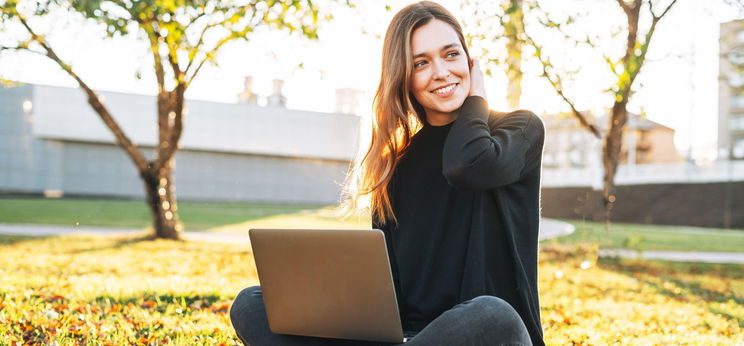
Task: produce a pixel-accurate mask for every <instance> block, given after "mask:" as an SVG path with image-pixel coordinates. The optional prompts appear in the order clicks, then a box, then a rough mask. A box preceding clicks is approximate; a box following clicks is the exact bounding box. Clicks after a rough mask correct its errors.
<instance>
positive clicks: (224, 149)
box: [0, 85, 359, 204]
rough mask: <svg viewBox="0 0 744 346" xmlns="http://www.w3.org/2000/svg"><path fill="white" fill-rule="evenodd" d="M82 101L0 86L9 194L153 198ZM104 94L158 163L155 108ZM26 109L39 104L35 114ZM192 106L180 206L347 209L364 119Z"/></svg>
mask: <svg viewBox="0 0 744 346" xmlns="http://www.w3.org/2000/svg"><path fill="white" fill-rule="evenodd" d="M81 95H82V94H81V93H80V91H79V90H76V89H71V88H57V87H46V86H35V85H25V86H20V87H14V88H2V87H0V193H3V192H5V193H8V192H21V193H43V192H44V191H47V190H59V191H62V192H63V193H64V194H67V195H94V196H118V197H136V198H139V197H142V196H144V188H143V186H142V183H141V181H140V180H139V177H138V175H137V172H136V170H135V168H134V165H133V163H132V162H131V161H130V159H129V157H128V156H127V155H126V154H125V153H124V151H123V150H122V149H120V148H119V147H117V146H116V145H114V144H113V136H112V135H111V134H110V131H109V130H108V129H107V128H105V127H104V126H103V124H102V122H101V121H100V120H99V119H98V117H97V116H96V115H95V114H94V113H93V112H92V111H91V110H90V107H89V106H88V105H87V104H86V103H84V101H85V100H84V98H83V97H82V96H81ZM102 95H103V96H104V100H105V102H106V104H107V105H109V106H110V107H111V109H112V112H113V113H114V114H115V115H116V116H117V117H118V118H119V120H120V122H121V125H122V127H123V128H124V129H125V131H126V132H127V133H128V134H130V135H131V137H132V138H133V139H135V141H136V140H139V141H141V142H142V143H144V148H142V150H143V152H144V153H145V155H146V156H148V157H151V156H152V147H151V145H152V144H154V138H156V134H155V118H154V109H155V105H154V100H152V98H151V97H147V96H141V95H128V94H117V93H102ZM148 100H150V101H152V102H153V103H149V101H148ZM26 101H28V102H30V103H31V104H32V105H33V107H32V109H31V110H30V111H28V112H26V111H24V107H23V104H24V102H26ZM189 105H190V109H189V112H190V114H189V115H188V116H187V118H186V119H187V120H186V123H185V125H184V128H185V131H184V137H183V141H184V145H183V146H182V149H181V150H179V151H178V152H177V154H176V163H175V169H174V171H175V178H174V179H175V182H176V194H177V196H178V197H179V198H183V199H192V200H231V201H258V202H276V203H283V202H289V203H312V204H316V203H317V204H331V203H335V202H337V201H338V198H339V194H340V188H341V184H342V182H343V181H344V178H345V174H346V172H347V170H348V168H349V163H350V160H351V158H352V157H353V155H354V154H355V153H356V150H357V149H356V148H357V136H358V126H359V117H356V116H352V115H342V114H323V113H313V112H305V113H303V112H300V111H292V110H286V109H285V110H284V111H282V108H270V109H263V107H257V106H252V105H230V104H220V103H214V102H204V101H192V102H190V103H189ZM254 108H255V109H254ZM231 110H232V111H235V112H236V113H237V112H240V111H246V112H248V113H247V114H239V113H238V114H231V113H230V111H231ZM251 110H253V111H255V112H253V113H252V112H249V111H251ZM140 144H141V143H140Z"/></svg>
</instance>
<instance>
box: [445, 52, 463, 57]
mask: <svg viewBox="0 0 744 346" xmlns="http://www.w3.org/2000/svg"><path fill="white" fill-rule="evenodd" d="M458 55H460V52H449V54H447V56H451V57H456V56H458Z"/></svg>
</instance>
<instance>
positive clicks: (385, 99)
mask: <svg viewBox="0 0 744 346" xmlns="http://www.w3.org/2000/svg"><path fill="white" fill-rule="evenodd" d="M374 112H375V116H374V119H373V133H372V141H371V145H370V148H369V150H368V151H367V153H366V155H365V156H364V158H363V159H362V160H361V161H360V162H359V164H358V165H357V166H356V167H355V170H354V172H353V174H352V175H351V179H350V181H349V184H348V193H349V195H348V197H349V198H348V199H347V200H346V207H347V209H348V210H355V209H358V208H359V205H360V203H359V201H360V200H361V199H362V198H365V197H369V198H370V200H371V208H372V226H373V228H378V229H381V230H382V231H383V232H384V233H385V238H386V242H387V246H388V256H389V258H390V264H391V268H392V271H393V280H394V282H395V289H396V296H397V298H398V305H399V312H400V315H401V321H402V323H403V329H404V331H405V334H406V336H407V337H408V338H409V340H410V341H409V342H408V344H412V345H498V344H516V345H530V344H535V345H542V344H543V340H542V327H541V325H540V309H539V302H538V296H537V233H538V223H539V213H540V211H539V204H540V163H541V157H542V148H543V139H544V126H543V123H542V121H541V120H540V118H538V117H537V116H535V115H534V114H533V113H531V112H528V111H516V112H512V113H508V114H504V113H496V112H490V111H489V109H488V104H487V103H486V100H485V90H484V86H483V73H482V72H481V70H480V67H479V65H478V62H477V61H474V60H471V59H470V56H469V54H468V50H467V46H466V44H465V39H464V37H463V34H462V29H461V27H460V25H459V24H458V22H457V20H456V19H455V18H454V17H453V16H452V15H451V14H450V13H449V12H448V11H447V10H446V9H444V8H443V7H441V6H440V5H438V4H436V3H433V2H428V1H422V2H418V3H414V4H412V5H409V6H407V7H405V8H403V9H402V10H401V11H400V12H398V13H397V14H396V15H395V17H394V18H393V20H392V22H391V23H390V26H389V27H388V30H387V33H386V35H385V40H384V44H383V54H382V76H381V79H380V85H379V87H378V89H377V94H376V96H375V108H374ZM262 307H263V305H262V298H261V292H260V288H258V287H252V288H248V289H246V290H243V291H242V292H241V293H240V294H239V295H238V297H237V298H236V300H235V303H234V304H233V308H232V310H231V320H232V322H233V325H234V326H235V327H236V331H237V333H238V335H239V336H240V338H241V339H242V340H243V341H244V342H246V343H251V344H254V343H255V344H259V343H260V342H265V343H266V344H272V345H274V344H276V345H279V344H298V345H300V344H325V343H329V344H348V345H356V344H367V343H363V342H355V341H347V340H331V339H321V338H310V337H300V336H286V335H275V334H271V332H270V331H269V330H268V327H267V326H266V321H265V320H266V317H265V312H263V315H262V311H263V310H262ZM247 311H248V312H247ZM250 311H252V313H251V312H250ZM249 321H250V322H249ZM251 327H253V328H252V330H250V329H251Z"/></svg>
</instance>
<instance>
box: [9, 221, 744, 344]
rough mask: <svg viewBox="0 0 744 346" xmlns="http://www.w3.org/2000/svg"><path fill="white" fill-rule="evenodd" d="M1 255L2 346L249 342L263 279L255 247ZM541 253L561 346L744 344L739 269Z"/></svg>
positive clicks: (548, 249) (156, 245) (545, 316)
mask: <svg viewBox="0 0 744 346" xmlns="http://www.w3.org/2000/svg"><path fill="white" fill-rule="evenodd" d="M0 253H2V254H3V256H0V344H1V345H15V344H18V343H20V344H50V343H54V342H56V343H58V344H59V345H93V344H95V345H123V344H134V345H163V344H175V345H193V344H200V345H201V344H206V345H234V344H239V341H238V340H237V339H236V336H235V334H234V332H233V330H232V328H231V325H230V322H229V317H228V311H229V306H230V304H231V302H232V299H233V298H234V296H235V294H236V293H237V292H238V291H239V290H240V289H242V288H243V287H246V286H249V285H254V284H257V283H258V279H257V277H256V271H255V268H254V267H253V260H252V256H251V253H250V251H249V249H247V248H246V246H245V245H235V244H218V243H195V242H185V241H180V242H178V241H166V240H155V241H148V240H143V239H137V238H116V237H81V236H74V237H73V236H65V237H53V238H26V237H16V236H0ZM540 259H541V261H540V264H539V279H540V281H539V287H540V295H541V296H540V299H541V304H542V321H543V327H544V330H545V339H546V342H547V343H548V344H550V345H556V344H618V343H619V344H706V345H732V344H742V343H744V333H742V328H744V325H742V321H743V320H744V268H743V267H742V266H740V265H739V266H735V265H699V264H684V263H675V264H670V263H664V262H638V261H626V260H600V261H597V257H596V246H587V245H581V246H576V245H550V244H547V245H543V246H542V250H541V255H540ZM582 264H583V265H582ZM582 268H584V269H582Z"/></svg>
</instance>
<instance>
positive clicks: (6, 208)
mask: <svg viewBox="0 0 744 346" xmlns="http://www.w3.org/2000/svg"><path fill="white" fill-rule="evenodd" d="M178 206H179V215H180V218H181V220H182V221H183V222H184V223H185V225H186V229H187V230H208V231H213V232H227V233H243V234H245V233H246V232H247V230H248V229H249V228H279V227H291V228H352V229H357V228H369V227H370V225H371V223H370V221H369V218H363V217H361V218H349V219H348V220H345V221H339V220H338V219H337V218H336V217H335V215H334V212H333V208H332V207H327V206H317V205H267V204H241V203H206V202H188V201H182V202H179V203H178ZM564 221H566V222H569V223H572V224H573V225H574V226H575V227H576V232H574V233H573V234H571V235H569V236H566V237H561V238H558V239H551V240H548V241H547V242H548V243H550V244H580V243H596V244H599V246H600V247H601V248H631V249H637V250H675V251H693V250H694V251H719V252H744V231H742V230H722V229H711V228H699V227H681V226H659V225H634V224H619V223H613V224H612V228H611V230H610V231H609V232H607V231H606V230H605V228H604V224H603V223H596V222H583V221H576V220H564ZM149 222H150V214H149V212H148V210H147V207H146V206H145V204H144V202H142V201H124V200H96V199H73V198H61V199H44V198H9V197H5V198H0V223H27V224H56V225H80V226H103V227H134V228H147V227H149Z"/></svg>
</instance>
